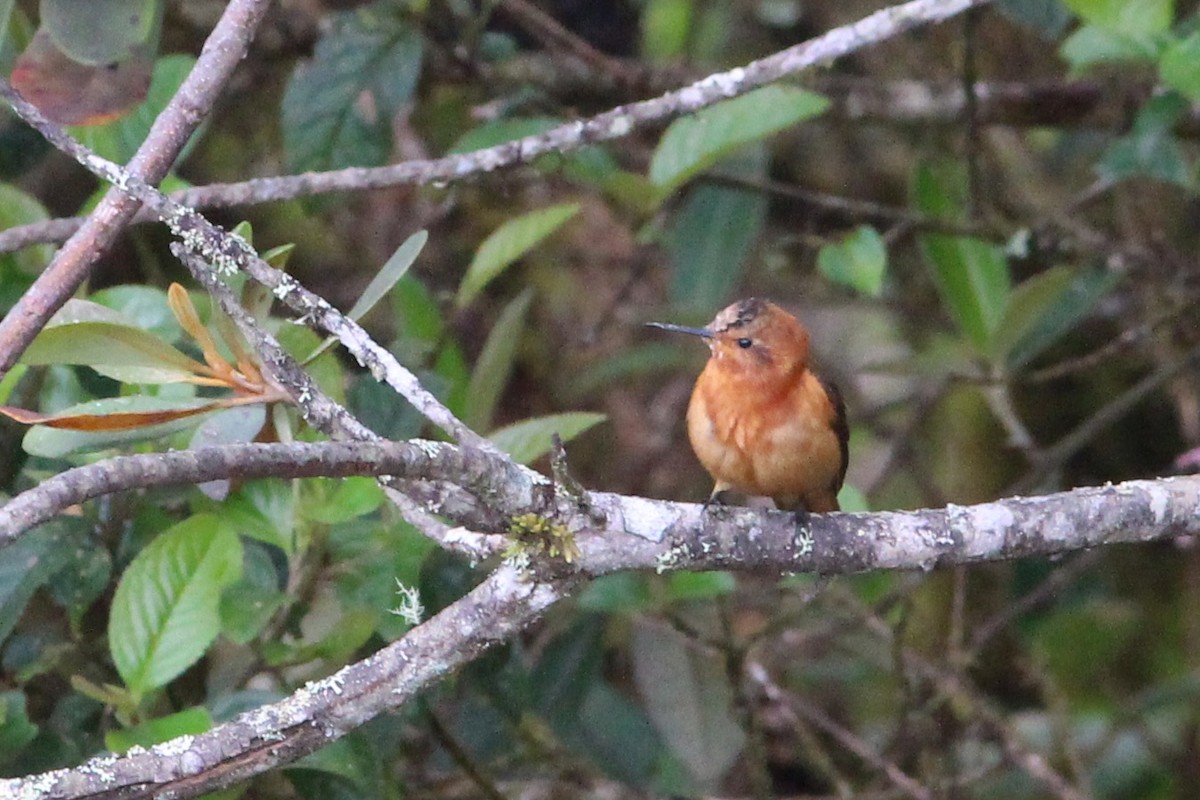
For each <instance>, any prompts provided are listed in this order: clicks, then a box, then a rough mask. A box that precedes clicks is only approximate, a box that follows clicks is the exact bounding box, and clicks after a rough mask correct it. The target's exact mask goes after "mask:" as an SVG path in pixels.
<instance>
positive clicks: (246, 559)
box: [221, 539, 285, 644]
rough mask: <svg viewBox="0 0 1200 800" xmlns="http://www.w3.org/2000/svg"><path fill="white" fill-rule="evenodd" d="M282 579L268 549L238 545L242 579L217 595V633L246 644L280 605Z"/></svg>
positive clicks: (253, 544)
mask: <svg viewBox="0 0 1200 800" xmlns="http://www.w3.org/2000/svg"><path fill="white" fill-rule="evenodd" d="M282 582H283V579H282V578H281V576H280V574H279V569H278V567H276V565H275V560H274V559H273V558H272V550H271V548H269V547H268V546H266V545H264V544H261V543H259V542H256V541H254V540H253V539H248V540H246V541H245V542H244V543H243V545H242V577H241V578H239V579H238V580H237V581H235V582H233V583H231V584H230V585H229V586H227V587H225V591H224V592H222V593H221V633H222V634H223V635H225V636H227V637H228V638H229V639H231V640H233V641H235V642H237V643H238V644H247V643H248V642H250V641H252V640H253V639H254V637H255V636H257V635H258V634H259V632H260V631H261V630H262V629H263V626H264V625H266V624H267V622H268V621H269V620H270V619H271V616H272V615H273V614H274V613H275V611H276V610H277V609H278V608H279V607H280V606H281V605H283V602H284V599H285V594H284V592H283V590H282V586H281V584H282Z"/></svg>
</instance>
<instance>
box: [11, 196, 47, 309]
mask: <svg viewBox="0 0 1200 800" xmlns="http://www.w3.org/2000/svg"><path fill="white" fill-rule="evenodd" d="M49 218H50V215H49V214H48V213H47V212H46V208H45V207H44V206H43V205H42V204H41V203H39V202H38V201H37V199H36V198H34V197H33V196H32V195H29V194H26V193H25V192H23V191H21V190H20V189H18V188H17V187H16V186H12V185H10V184H7V183H0V230H5V229H7V228H15V227H17V226H19V225H29V224H32V223H34V222H43V221H45V220H47V219H49ZM53 254H54V248H53V247H51V246H50V245H45V244H39V245H35V246H33V247H28V248H24V249H22V250H18V251H17V252H15V253H4V254H3V255H0V276H4V275H5V273H7V272H8V271H9V270H10V269H11V270H14V271H16V272H17V273H19V274H20V275H22V276H34V275H37V274H38V273H39V272H41V271H42V268H43V267H45V266H46V265H47V264H49V263H50V257H51V256H52V255H53ZM15 277H16V276H13V278H15ZM13 278H9V279H7V280H12V279H13ZM7 280H6V282H7ZM3 307H4V308H7V307H8V305H5V306H3Z"/></svg>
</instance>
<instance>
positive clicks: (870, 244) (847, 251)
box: [817, 225, 887, 297]
mask: <svg viewBox="0 0 1200 800" xmlns="http://www.w3.org/2000/svg"><path fill="white" fill-rule="evenodd" d="M817 269H819V270H820V271H821V274H822V275H824V276H825V277H826V278H829V280H831V281H833V282H834V283H840V284H842V285H843V286H849V287H850V288H851V289H853V290H855V291H856V292H859V293H861V294H865V295H867V296H868V297H878V296H879V294H880V293H881V292H882V291H883V275H884V272H885V271H886V270H887V246H886V245H885V244H884V242H883V237H882V236H880V235H879V233H878V232H876V230H875V229H874V228H872V227H871V226H870V225H860V226H859V227H857V228H855V229H854V231H853V232H852V233H850V234H848V235H847V236H845V237H843V239H842V240H841V241H840V242H838V243H836V244H827V245H825V246H824V247H822V248H821V251H820V252H819V253H817Z"/></svg>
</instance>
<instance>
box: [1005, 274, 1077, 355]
mask: <svg viewBox="0 0 1200 800" xmlns="http://www.w3.org/2000/svg"><path fill="white" fill-rule="evenodd" d="M1073 279H1074V276H1073V275H1072V274H1071V270H1070V269H1068V268H1067V267H1064V266H1058V267H1054V268H1052V269H1048V270H1046V271H1045V272H1043V273H1041V274H1039V275H1035V276H1033V277H1032V278H1028V279H1026V280H1024V281H1022V282H1021V283H1020V284H1018V285H1017V287H1016V288H1014V289H1013V292H1012V296H1011V297H1009V300H1008V307H1007V308H1006V309H1004V318H1003V320H1001V322H1000V327H999V328H998V329H997V331H996V337H995V339H994V340H993V341H992V347H993V350H992V353H991V356H992V358H993V359H995V360H997V361H1004V360H1005V359H1006V358H1007V357H1008V355H1009V354H1010V353H1011V351H1012V349H1013V347H1015V346H1016V344H1017V342H1018V341H1020V340H1021V339H1023V338H1024V337H1025V336H1027V335H1028V334H1029V332H1030V331H1031V330H1033V328H1034V327H1035V326H1036V325H1037V324H1038V322H1039V321H1040V320H1041V319H1042V318H1043V317H1044V316H1045V315H1046V313H1047V312H1048V311H1049V310H1050V309H1051V307H1052V306H1054V304H1055V303H1056V302H1057V301H1058V300H1059V298H1060V297H1062V295H1063V293H1064V292H1066V291H1067V289H1068V288H1070V286H1071V281H1072V280H1073Z"/></svg>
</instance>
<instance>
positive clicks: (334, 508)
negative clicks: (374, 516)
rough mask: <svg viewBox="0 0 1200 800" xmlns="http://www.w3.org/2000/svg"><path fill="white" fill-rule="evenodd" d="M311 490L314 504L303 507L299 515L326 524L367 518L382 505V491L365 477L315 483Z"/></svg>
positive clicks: (310, 503)
mask: <svg viewBox="0 0 1200 800" xmlns="http://www.w3.org/2000/svg"><path fill="white" fill-rule="evenodd" d="M310 491H311V497H312V498H313V500H314V501H315V502H309V503H306V504H305V505H303V506H302V507H301V514H303V515H304V516H305V517H306V518H309V519H313V520H316V521H317V522H323V523H325V524H326V525H337V524H339V523H342V522H348V521H350V520H352V519H355V518H357V517H362V516H366V515H367V514H370V513H371V512H372V511H374V510H375V509H377V508H379V506H380V505H381V504H382V503H383V489H381V488H380V486H379V483H378V482H377V481H376V480H375V479H374V478H369V477H366V476H354V477H349V478H340V479H338V480H332V479H326V480H320V481H314V482H312V483H311V486H310ZM305 499H306V500H307V499H308V497H306V498H305Z"/></svg>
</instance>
